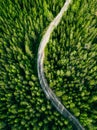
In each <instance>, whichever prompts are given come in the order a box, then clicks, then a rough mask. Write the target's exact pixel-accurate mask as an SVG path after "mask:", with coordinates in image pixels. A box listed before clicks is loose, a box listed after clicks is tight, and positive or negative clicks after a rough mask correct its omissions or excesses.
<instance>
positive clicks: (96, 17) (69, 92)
mask: <svg viewBox="0 0 97 130" xmlns="http://www.w3.org/2000/svg"><path fill="white" fill-rule="evenodd" d="M93 2H94V1H85V0H84V1H83V3H81V0H80V1H77V2H75V3H74V4H73V5H72V6H71V7H70V8H69V10H68V11H67V13H66V14H64V16H63V19H62V21H61V23H60V25H59V26H58V27H57V28H56V29H55V31H54V32H53V33H52V36H51V38H50V41H49V43H48V45H47V47H46V50H45V53H46V56H45V74H46V78H47V79H48V83H49V85H50V87H51V88H52V89H53V91H54V92H55V93H56V95H57V96H58V97H59V98H60V100H61V101H62V102H63V104H64V105H65V106H66V108H68V109H69V110H70V111H71V112H72V113H73V114H74V115H75V116H76V117H77V118H78V119H79V121H80V122H81V124H82V125H83V126H84V127H85V128H86V129H89V130H92V129H93V130H96V129H97V107H96V106H97V14H96V13H97V12H96V11H97V2H96V3H93ZM83 7H84V8H83Z"/></svg>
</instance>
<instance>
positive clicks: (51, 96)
mask: <svg viewBox="0 0 97 130" xmlns="http://www.w3.org/2000/svg"><path fill="white" fill-rule="evenodd" d="M71 2H72V0H66V2H65V3H64V6H63V7H62V9H61V10H60V12H59V13H58V15H57V16H56V17H55V18H54V20H53V21H52V22H51V23H50V25H49V26H48V29H47V31H46V33H45V34H44V35H43V38H42V40H41V42H40V45H39V49H38V57H37V71H38V78H39V81H40V84H41V87H42V89H43V91H44V93H45V94H46V96H47V98H48V99H49V100H50V101H51V102H52V104H53V105H54V106H55V108H56V109H57V110H58V111H59V112H60V113H61V114H62V115H63V116H64V117H65V118H67V119H68V120H69V121H71V122H72V123H73V125H74V126H75V127H76V128H75V129H76V130H85V129H84V128H83V127H82V125H81V124H80V123H79V121H78V120H77V119H76V118H75V117H74V116H73V115H72V114H71V113H70V112H69V111H68V110H67V109H66V108H65V106H64V105H63V104H62V103H61V102H60V100H59V99H58V97H57V96H56V95H55V94H54V92H53V91H52V90H51V89H50V87H49V85H48V83H47V80H46V78H45V75H44V70H43V60H44V49H45V47H46V44H47V43H48V41H49V38H50V35H51V33H52V32H53V30H54V28H56V27H57V25H58V24H59V22H60V20H61V18H62V16H63V14H64V12H65V11H67V9H68V6H69V4H70V3H71Z"/></svg>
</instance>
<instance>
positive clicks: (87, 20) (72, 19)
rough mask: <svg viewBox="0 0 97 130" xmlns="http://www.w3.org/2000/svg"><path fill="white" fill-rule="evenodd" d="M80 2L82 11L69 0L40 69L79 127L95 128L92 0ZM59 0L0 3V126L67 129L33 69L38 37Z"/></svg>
mask: <svg viewBox="0 0 97 130" xmlns="http://www.w3.org/2000/svg"><path fill="white" fill-rule="evenodd" d="M85 1H87V2H86V3H88V4H86V6H85V8H84V9H83V6H84V5H85V4H84V3H83V4H82V2H81V0H79V1H78V2H75V3H72V5H71V8H70V9H69V11H68V12H67V13H66V14H64V18H63V20H62V21H61V23H60V25H59V26H58V28H57V29H56V30H55V31H54V32H53V34H52V37H51V39H50V42H49V44H48V46H47V51H46V59H45V73H46V76H47V78H48V82H49V84H50V86H51V87H52V89H54V90H55V93H56V94H57V95H58V96H59V97H60V99H61V100H62V102H63V103H64V104H65V105H66V107H67V108H69V109H70V111H72V112H74V114H75V115H76V116H77V117H78V118H79V119H80V121H81V122H82V124H83V125H84V126H86V127H88V126H89V128H91V127H93V128H94V129H97V123H96V120H97V110H96V109H97V108H95V107H94V106H95V105H97V102H96V100H97V88H96V86H97V75H96V73H97V62H96V60H97V59H96V56H97V54H96V52H97V44H96V43H97V40H96V35H95V34H96V31H97V29H96V27H97V26H96V23H97V21H96V20H97V19H96V18H97V17H96V16H97V12H96V11H97V10H96V5H97V4H96V3H97V2H95V1H94V0H91V2H90V0H83V2H85ZM92 2H95V3H92ZM63 4H64V0H60V1H59V0H49V1H48V0H14V1H13V0H2V1H0V130H22V129H23V130H32V129H33V130H49V128H50V129H51V130H64V129H66V130H71V129H72V126H71V125H70V124H69V122H68V121H67V120H66V119H64V118H63V117H62V116H61V115H60V114H59V113H58V112H57V111H56V110H55V109H54V108H53V106H52V105H51V103H50V102H49V101H47V99H46V97H45V95H44V94H43V91H42V90H41V87H40V84H39V81H38V77H37V68H36V59H37V49H38V46H39V43H40V40H41V37H42V35H43V34H44V32H45V28H46V27H47V26H48V24H49V23H50V22H51V21H52V19H53V18H54V17H55V16H56V14H57V13H58V12H59V11H60V9H61V7H62V6H63ZM88 5H89V8H88ZM90 8H91V10H90ZM60 49H61V51H60ZM52 52H53V53H52ZM63 79H64V80H63ZM52 81H53V82H52ZM52 83H53V84H52ZM62 86H64V87H62ZM79 89H80V90H79ZM73 91H74V93H73ZM86 119H88V120H87V122H86Z"/></svg>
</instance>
